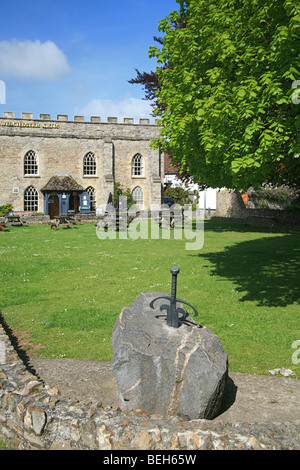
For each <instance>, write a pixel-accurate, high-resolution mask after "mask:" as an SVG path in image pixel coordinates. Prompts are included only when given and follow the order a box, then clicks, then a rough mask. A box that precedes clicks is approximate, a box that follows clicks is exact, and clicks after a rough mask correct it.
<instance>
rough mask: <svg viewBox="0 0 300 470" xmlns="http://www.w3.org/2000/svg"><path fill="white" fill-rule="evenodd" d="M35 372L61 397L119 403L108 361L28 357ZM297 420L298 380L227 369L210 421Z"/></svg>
mask: <svg viewBox="0 0 300 470" xmlns="http://www.w3.org/2000/svg"><path fill="white" fill-rule="evenodd" d="M30 365H31V367H32V368H33V369H34V370H35V372H36V374H37V375H38V376H39V377H40V379H42V380H43V381H44V382H45V383H47V384H48V385H50V386H51V387H57V388H58V389H59V391H60V393H61V396H62V397H64V398H71V399H77V400H79V401H81V402H96V401H101V402H102V405H103V406H110V407H112V408H117V407H118V405H119V400H118V391H117V384H116V381H115V378H114V375H113V372H112V368H111V362H100V361H87V360H77V359H37V358H32V359H30ZM295 420H300V380H297V379H292V378H285V377H278V376H265V375H248V374H241V373H233V372H232V373H229V380H228V384H227V389H226V392H225V396H224V400H223V407H222V410H221V413H220V415H219V416H218V417H217V418H215V419H214V421H223V422H224V421H228V422H229V421H230V422H249V423H251V422H252V423H253V422H265V423H266V422H273V423H274V422H285V421H295Z"/></svg>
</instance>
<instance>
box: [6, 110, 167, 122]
mask: <svg viewBox="0 0 300 470" xmlns="http://www.w3.org/2000/svg"><path fill="white" fill-rule="evenodd" d="M3 117H4V118H5V119H16V117H15V113H14V112H11V111H4V113H3ZM21 119H26V120H33V119H34V118H33V113H23V112H22V113H21ZM39 120H41V121H52V119H51V115H50V114H40V115H39ZM56 121H59V122H66V121H67V122H85V123H87V122H88V121H85V118H84V116H74V117H73V121H72V120H71V121H69V119H68V115H67V114H57V116H56ZM89 122H90V123H92V124H100V123H101V122H102V123H103V121H101V117H100V116H91V117H90V121H89ZM106 122H107V123H110V124H118V118H117V117H107V121H106ZM158 123H159V120H158V119H156V120H155V123H154V125H158ZM120 124H121V123H120ZM123 124H135V122H134V118H130V117H129V118H123ZM138 124H140V125H143V126H145V125H151V123H150V119H145V118H140V119H139V122H138Z"/></svg>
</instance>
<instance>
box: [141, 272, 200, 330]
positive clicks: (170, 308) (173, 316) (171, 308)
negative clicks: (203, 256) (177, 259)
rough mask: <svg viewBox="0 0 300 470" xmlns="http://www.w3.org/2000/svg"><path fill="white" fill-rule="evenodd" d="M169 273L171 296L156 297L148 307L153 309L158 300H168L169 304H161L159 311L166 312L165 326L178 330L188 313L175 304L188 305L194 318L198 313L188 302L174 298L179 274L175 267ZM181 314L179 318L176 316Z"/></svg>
mask: <svg viewBox="0 0 300 470" xmlns="http://www.w3.org/2000/svg"><path fill="white" fill-rule="evenodd" d="M170 272H171V274H172V292H171V296H160V297H156V298H155V299H153V300H152V301H151V302H150V307H151V308H154V302H156V300H159V299H166V300H169V302H170V304H169V305H166V304H163V305H161V306H160V310H161V311H162V310H166V311H167V325H169V326H172V327H173V328H179V326H180V325H181V324H182V323H183V322H184V321H185V320H186V318H187V316H188V313H187V311H186V310H185V309H183V308H181V307H176V303H177V302H180V303H181V304H185V305H188V306H189V307H191V308H192V309H193V311H194V317H197V316H198V312H197V310H196V309H195V307H193V305H191V304H189V303H188V302H185V301H184V300H181V299H177V298H176V289H177V275H178V273H179V268H177V266H173V267H172V268H171V269H170ZM179 314H181V317H179V316H178V315H179Z"/></svg>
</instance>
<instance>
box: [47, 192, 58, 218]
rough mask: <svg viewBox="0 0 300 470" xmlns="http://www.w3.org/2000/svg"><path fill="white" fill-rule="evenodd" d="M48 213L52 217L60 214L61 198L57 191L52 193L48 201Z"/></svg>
mask: <svg viewBox="0 0 300 470" xmlns="http://www.w3.org/2000/svg"><path fill="white" fill-rule="evenodd" d="M48 214H49V215H50V219H53V218H54V217H55V216H57V215H59V199H58V196H57V194H56V193H52V194H50V197H49V201H48Z"/></svg>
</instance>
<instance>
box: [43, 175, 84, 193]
mask: <svg viewBox="0 0 300 470" xmlns="http://www.w3.org/2000/svg"><path fill="white" fill-rule="evenodd" d="M41 191H84V188H83V186H81V184H79V183H77V181H76V180H74V178H72V176H69V175H54V176H52V178H50V180H49V181H48V183H47V184H45V186H44V187H43V188H42V189H41Z"/></svg>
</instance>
